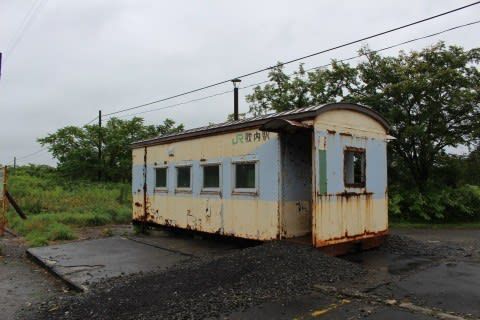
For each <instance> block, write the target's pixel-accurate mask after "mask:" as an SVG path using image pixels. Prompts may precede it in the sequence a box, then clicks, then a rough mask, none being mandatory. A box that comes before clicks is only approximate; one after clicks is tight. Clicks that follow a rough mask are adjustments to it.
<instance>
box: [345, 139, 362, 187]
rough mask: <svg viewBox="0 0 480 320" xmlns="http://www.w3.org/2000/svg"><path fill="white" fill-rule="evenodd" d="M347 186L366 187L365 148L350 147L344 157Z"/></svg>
mask: <svg viewBox="0 0 480 320" xmlns="http://www.w3.org/2000/svg"><path fill="white" fill-rule="evenodd" d="M343 170H344V183H345V187H351V188H363V187H365V149H361V148H352V147H348V148H346V149H345V152H344V159H343Z"/></svg>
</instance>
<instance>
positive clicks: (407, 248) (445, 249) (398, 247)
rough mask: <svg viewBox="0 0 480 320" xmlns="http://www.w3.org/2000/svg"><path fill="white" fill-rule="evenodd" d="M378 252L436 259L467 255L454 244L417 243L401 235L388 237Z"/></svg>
mask: <svg viewBox="0 0 480 320" xmlns="http://www.w3.org/2000/svg"><path fill="white" fill-rule="evenodd" d="M378 251H379V252H383V253H389V254H397V255H408V256H423V257H437V258H448V257H456V256H463V255H465V254H467V252H466V250H465V249H464V248H462V247H460V246H459V245H456V244H445V243H436V242H425V241H418V240H414V239H412V238H410V237H406V236H401V235H390V236H389V237H388V238H387V239H386V240H385V242H384V243H383V245H382V246H381V247H380V248H379V249H378Z"/></svg>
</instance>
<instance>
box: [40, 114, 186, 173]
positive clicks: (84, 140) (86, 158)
mask: <svg viewBox="0 0 480 320" xmlns="http://www.w3.org/2000/svg"><path fill="white" fill-rule="evenodd" d="M180 131H183V125H176V124H175V122H174V121H173V120H171V119H166V120H165V121H164V122H163V124H160V125H157V126H156V125H145V124H144V120H143V119H142V118H138V117H135V118H133V119H131V120H121V119H118V118H111V119H110V120H109V121H108V122H107V123H106V125H105V126H104V127H102V128H99V127H98V126H96V125H86V126H84V127H74V126H68V127H64V128H61V129H59V130H57V132H55V133H52V134H49V135H48V136H46V137H44V138H40V139H38V142H39V143H40V144H41V145H42V146H47V147H48V150H49V151H50V153H51V154H52V155H53V157H54V158H55V159H57V160H58V170H59V171H60V172H61V173H63V174H64V175H65V176H68V177H71V178H84V179H92V180H93V179H97V178H98V172H99V171H101V173H102V174H101V175H102V180H106V181H126V180H128V179H129V178H130V175H131V165H132V160H131V159H132V157H131V150H130V144H131V143H133V142H135V141H139V140H143V139H148V138H152V137H155V136H158V135H163V134H167V133H173V132H180ZM100 141H101V148H102V159H101V161H99V158H98V154H99V153H98V151H99V147H100Z"/></svg>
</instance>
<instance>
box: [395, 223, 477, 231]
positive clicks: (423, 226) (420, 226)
mask: <svg viewBox="0 0 480 320" xmlns="http://www.w3.org/2000/svg"><path fill="white" fill-rule="evenodd" d="M389 226H390V227H391V228H409V229H480V222H470V223H419V222H406V221H402V222H390V223H389Z"/></svg>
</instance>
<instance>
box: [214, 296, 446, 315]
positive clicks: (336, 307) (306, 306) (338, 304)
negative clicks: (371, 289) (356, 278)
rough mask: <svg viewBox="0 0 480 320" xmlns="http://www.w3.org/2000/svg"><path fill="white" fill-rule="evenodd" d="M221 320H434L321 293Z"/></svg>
mask: <svg viewBox="0 0 480 320" xmlns="http://www.w3.org/2000/svg"><path fill="white" fill-rule="evenodd" d="M221 318H222V319H231V320H250V319H278V320H292V319H296V320H307V319H319V318H320V319H332V320H333V319H339V320H344V319H350V320H354V319H371V320H384V319H389V320H404V319H412V320H433V319H437V318H435V317H433V316H428V315H424V314H420V313H412V312H409V311H405V310H401V309H400V308H398V307H395V306H386V305H383V304H379V303H375V304H371V303H368V302H363V301H360V300H352V299H346V298H337V297H331V296H329V295H325V294H321V293H312V294H310V295H306V296H303V297H299V298H296V299H290V300H282V301H276V302H268V303H264V304H261V305H259V306H256V307H253V308H250V309H248V310H247V311H243V312H235V313H232V314H230V315H228V316H223V317H221Z"/></svg>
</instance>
